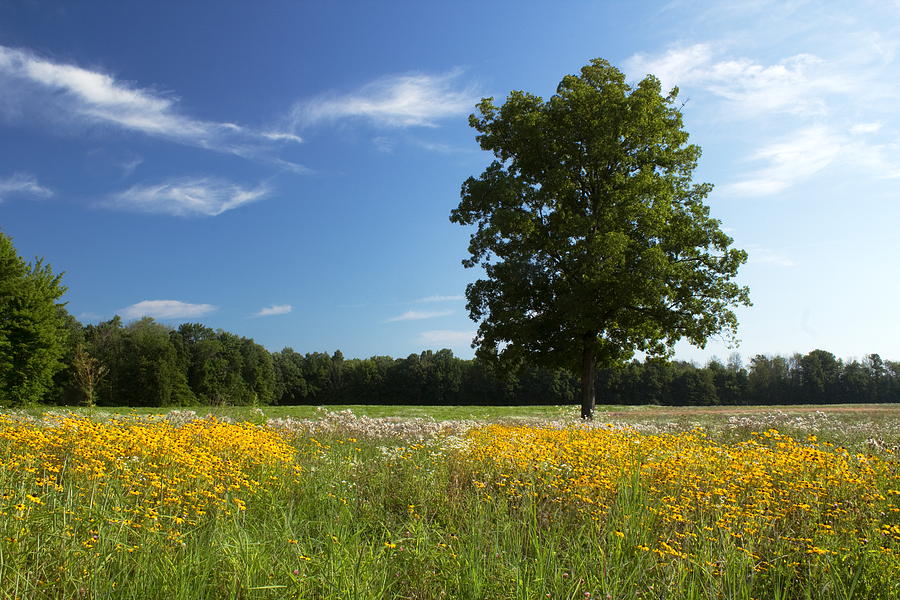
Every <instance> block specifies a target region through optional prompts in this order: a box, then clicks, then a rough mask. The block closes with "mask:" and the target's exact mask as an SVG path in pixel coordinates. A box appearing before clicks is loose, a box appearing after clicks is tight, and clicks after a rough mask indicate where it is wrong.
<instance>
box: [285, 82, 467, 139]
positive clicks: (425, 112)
mask: <svg viewBox="0 0 900 600" xmlns="http://www.w3.org/2000/svg"><path fill="white" fill-rule="evenodd" d="M460 74H461V71H459V70H453V71H451V72H449V73H446V74H443V75H426V74H415V75H395V76H390V77H384V78H382V79H379V80H377V81H374V82H372V83H369V84H367V85H365V86H363V87H362V88H360V89H359V90H358V91H356V92H353V93H351V94H347V95H344V96H338V95H333V96H328V97H319V98H316V99H314V100H310V101H307V102H300V103H297V104H296V105H294V108H293V110H292V111H291V120H292V122H293V124H294V126H295V127H303V126H305V125H310V124H314V123H319V122H322V121H335V120H339V119H345V118H353V117H356V118H363V119H368V120H370V121H372V122H373V123H375V124H377V125H381V126H387V127H413V126H419V127H433V126H435V121H437V120H439V119H443V118H447V117H454V116H457V115H464V114H466V113H467V112H469V111H471V110H472V109H473V107H474V105H475V103H476V102H477V101H478V95H477V94H476V93H475V90H474V89H473V88H472V87H459V86H457V85H455V83H456V80H457V78H458V77H459V75H460Z"/></svg>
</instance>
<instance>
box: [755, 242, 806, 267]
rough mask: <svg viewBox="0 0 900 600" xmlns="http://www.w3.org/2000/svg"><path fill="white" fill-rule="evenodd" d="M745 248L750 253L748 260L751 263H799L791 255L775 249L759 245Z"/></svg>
mask: <svg viewBox="0 0 900 600" xmlns="http://www.w3.org/2000/svg"><path fill="white" fill-rule="evenodd" d="M745 249H746V250H747V255H748V259H747V262H748V263H750V264H762V265H774V266H776V267H796V266H797V263H796V262H794V260H793V259H791V258H790V257H789V256H787V255H785V254H782V253H781V252H776V251H775V250H770V249H768V248H761V247H759V246H748V247H747V248H745Z"/></svg>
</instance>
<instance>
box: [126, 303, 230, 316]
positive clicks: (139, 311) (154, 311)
mask: <svg viewBox="0 0 900 600" xmlns="http://www.w3.org/2000/svg"><path fill="white" fill-rule="evenodd" d="M214 310H216V307H215V306H213V305H212V304H191V303H189V302H181V301H180V300H142V301H140V302H138V303H136V304H132V305H131V306H126V307H125V308H123V309H121V310H119V314H121V315H122V316H123V317H125V318H126V319H140V318H141V317H153V318H155V319H181V318H193V317H202V316H203V315H207V314H209V313H211V312H213V311H214Z"/></svg>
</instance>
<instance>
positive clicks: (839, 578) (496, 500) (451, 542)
mask: <svg viewBox="0 0 900 600" xmlns="http://www.w3.org/2000/svg"><path fill="white" fill-rule="evenodd" d="M257 416H258V417H259V418H257V419H256V422H254V423H251V422H247V421H243V422H234V421H232V420H231V419H229V418H227V417H224V416H220V417H200V416H198V415H196V414H193V413H190V412H181V413H179V412H173V413H170V414H168V415H156V416H153V415H143V416H139V415H131V416H117V415H103V416H100V415H75V414H67V415H61V414H44V415H41V416H34V415H28V414H24V413H22V414H6V415H0V598H22V599H26V598H185V599H188V598H192V599H193V598H210V599H213V598H216V599H218V598H342V599H355V598H373V599H374V598H398V599H399V598H404V599H430V598H434V599H443V598H461V599H469V598H471V599H476V598H484V599H503V598H509V599H523V600H524V599H533V598H558V599H575V598H581V599H586V598H602V599H609V600H612V599H650V598H673V599H674V598H679V599H681V598H696V599H698V600H699V599H701V598H702V599H707V598H722V599H744V600H751V599H753V598H757V599H760V600H763V599H776V598H777V599H794V598H796V599H805V598H816V599H818V598H822V599H848V600H849V599H857V598H860V599H873V600H874V599H892V598H900V581H898V577H897V575H898V574H900V501H898V499H900V468H898V461H897V454H896V452H897V449H896V440H897V429H896V423H895V422H888V423H886V424H885V423H884V422H882V423H881V424H872V423H868V424H866V423H863V422H861V421H859V420H858V419H856V420H854V419H852V418H851V419H848V420H845V421H840V420H839V417H837V416H834V415H829V414H826V413H809V414H806V415H803V416H802V419H803V420H799V421H798V418H801V417H797V416H796V415H788V414H786V413H777V412H765V413H762V412H760V413H758V414H754V415H751V416H746V417H728V418H727V420H724V421H722V422H721V423H719V424H718V425H717V426H715V427H712V426H709V424H705V425H704V424H702V423H697V422H680V423H679V422H674V421H672V420H657V421H654V422H634V421H632V422H630V423H625V422H613V423H606V424H602V423H598V424H596V425H593V426H585V425H582V424H579V423H576V422H574V421H565V420H561V419H557V420H537V419H527V420H522V419H520V420H511V419H505V420H503V421H501V422H494V423H488V422H485V421H475V420H447V421H434V420H430V419H426V418H390V417H381V418H376V417H361V416H357V415H355V414H353V413H351V412H323V413H322V414H320V415H318V416H316V417H314V418H305V419H300V418H272V419H266V418H265V417H264V415H257Z"/></svg>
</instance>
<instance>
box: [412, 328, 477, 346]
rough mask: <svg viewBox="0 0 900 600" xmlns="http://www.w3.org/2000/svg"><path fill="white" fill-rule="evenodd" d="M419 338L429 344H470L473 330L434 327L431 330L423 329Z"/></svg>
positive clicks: (473, 333) (473, 337)
mask: <svg viewBox="0 0 900 600" xmlns="http://www.w3.org/2000/svg"><path fill="white" fill-rule="evenodd" d="M419 339H420V340H421V341H422V342H424V343H426V344H429V345H435V346H437V345H441V346H451V347H459V346H466V347H468V346H471V345H472V340H473V339H475V331H474V330H468V331H457V330H451V329H435V330H431V331H423V332H422V333H421V334H419Z"/></svg>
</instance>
